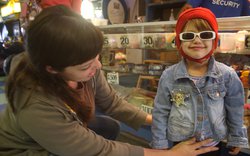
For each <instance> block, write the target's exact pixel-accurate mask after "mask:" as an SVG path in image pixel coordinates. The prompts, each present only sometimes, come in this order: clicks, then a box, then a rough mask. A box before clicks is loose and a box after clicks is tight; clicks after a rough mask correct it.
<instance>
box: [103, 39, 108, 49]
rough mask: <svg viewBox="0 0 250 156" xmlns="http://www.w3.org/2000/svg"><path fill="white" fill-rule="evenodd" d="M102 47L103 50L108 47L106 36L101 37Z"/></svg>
mask: <svg viewBox="0 0 250 156" xmlns="http://www.w3.org/2000/svg"><path fill="white" fill-rule="evenodd" d="M103 47H105V48H108V47H110V44H109V38H108V36H103Z"/></svg>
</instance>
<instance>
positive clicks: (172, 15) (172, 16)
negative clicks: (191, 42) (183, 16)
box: [169, 9, 175, 21]
mask: <svg viewBox="0 0 250 156" xmlns="http://www.w3.org/2000/svg"><path fill="white" fill-rule="evenodd" d="M174 20H175V18H174V9H171V13H170V16H169V21H174Z"/></svg>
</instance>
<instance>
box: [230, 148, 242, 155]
mask: <svg viewBox="0 0 250 156" xmlns="http://www.w3.org/2000/svg"><path fill="white" fill-rule="evenodd" d="M240 149H241V148H240V147H231V148H230V151H229V154H231V155H237V154H238V153H239V152H240Z"/></svg>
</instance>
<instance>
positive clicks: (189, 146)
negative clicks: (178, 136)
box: [170, 138, 218, 156]
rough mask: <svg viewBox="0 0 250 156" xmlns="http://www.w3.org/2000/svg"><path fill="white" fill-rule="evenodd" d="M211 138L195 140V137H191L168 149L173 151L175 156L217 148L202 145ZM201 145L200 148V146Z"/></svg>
mask: <svg viewBox="0 0 250 156" xmlns="http://www.w3.org/2000/svg"><path fill="white" fill-rule="evenodd" d="M211 141H212V139H207V140H204V141H201V142H196V141H195V138H192V139H190V140H188V141H184V142H181V143H179V144H177V145H176V146H174V147H173V148H172V149H171V150H170V151H172V152H173V155H175V156H184V155H185V156H196V155H199V154H203V153H207V152H212V151H216V150H218V148H217V147H213V146H212V147H202V146H203V145H206V144H208V143H209V142H211ZM200 147H202V148H200Z"/></svg>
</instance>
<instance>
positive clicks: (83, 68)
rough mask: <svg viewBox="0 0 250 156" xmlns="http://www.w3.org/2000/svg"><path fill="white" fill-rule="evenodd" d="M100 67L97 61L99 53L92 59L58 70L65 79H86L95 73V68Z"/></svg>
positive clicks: (78, 80) (77, 80)
mask: <svg viewBox="0 0 250 156" xmlns="http://www.w3.org/2000/svg"><path fill="white" fill-rule="evenodd" d="M101 67H102V65H101V63H100V61H99V55H97V56H96V57H95V58H94V59H92V60H89V61H87V62H84V63H82V64H79V65H75V66H68V67H66V68H65V69H64V70H63V71H62V72H59V73H58V74H60V75H61V76H62V77H63V78H64V79H65V80H66V81H76V82H80V81H88V80H90V79H91V78H92V77H93V76H94V75H95V73H96V70H98V69H100V68H101Z"/></svg>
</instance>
